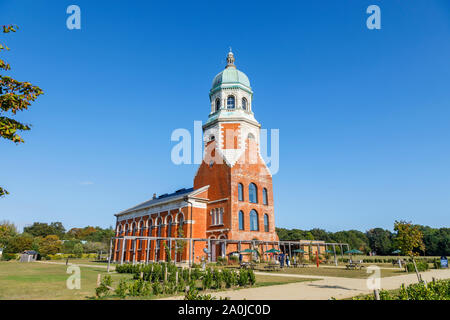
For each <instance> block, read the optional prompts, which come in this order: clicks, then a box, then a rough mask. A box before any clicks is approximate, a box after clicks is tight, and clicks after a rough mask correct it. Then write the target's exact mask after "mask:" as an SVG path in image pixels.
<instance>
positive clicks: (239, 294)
mask: <svg viewBox="0 0 450 320" xmlns="http://www.w3.org/2000/svg"><path fill="white" fill-rule="evenodd" d="M259 274H264V275H265V273H259ZM269 275H270V274H269ZM421 275H422V279H423V280H425V281H431V280H432V279H433V278H436V279H449V278H450V269H444V270H430V271H427V272H421ZM277 276H281V275H277ZM286 276H289V277H299V278H321V279H323V280H316V281H311V282H298V283H289V284H283V285H276V286H270V287H260V288H248V289H241V290H232V291H223V292H220V293H215V294H213V296H215V297H229V298H230V299H231V300H242V299H246V300H328V299H330V298H332V297H334V298H336V299H344V298H350V297H354V296H356V295H359V294H368V293H372V292H373V291H372V290H370V289H368V287H367V279H351V278H342V277H339V278H338V277H317V276H307V275H286ZM403 283H404V284H411V283H417V276H416V274H415V273H414V274H407V275H401V276H394V277H385V278H381V288H382V289H387V290H391V289H398V288H400V286H401V285H402V284H403Z"/></svg>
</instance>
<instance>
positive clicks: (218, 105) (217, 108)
mask: <svg viewBox="0 0 450 320" xmlns="http://www.w3.org/2000/svg"><path fill="white" fill-rule="evenodd" d="M219 110H220V99H219V98H217V99H216V111H219Z"/></svg>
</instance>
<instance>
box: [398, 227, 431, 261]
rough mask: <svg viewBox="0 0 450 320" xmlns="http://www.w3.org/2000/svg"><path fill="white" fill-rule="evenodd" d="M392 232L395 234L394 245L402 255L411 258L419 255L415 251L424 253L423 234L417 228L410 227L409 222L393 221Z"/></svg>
mask: <svg viewBox="0 0 450 320" xmlns="http://www.w3.org/2000/svg"><path fill="white" fill-rule="evenodd" d="M394 231H396V232H397V234H396V235H395V245H396V247H397V248H398V249H399V250H400V251H401V252H402V254H403V255H407V256H410V257H413V256H417V255H419V253H418V252H417V250H420V251H422V252H423V251H425V245H424V243H423V233H422V231H420V228H419V226H417V225H412V224H411V222H406V221H395V224H394Z"/></svg>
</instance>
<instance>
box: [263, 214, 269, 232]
mask: <svg viewBox="0 0 450 320" xmlns="http://www.w3.org/2000/svg"><path fill="white" fill-rule="evenodd" d="M264 231H265V232H269V216H268V215H267V214H265V215H264Z"/></svg>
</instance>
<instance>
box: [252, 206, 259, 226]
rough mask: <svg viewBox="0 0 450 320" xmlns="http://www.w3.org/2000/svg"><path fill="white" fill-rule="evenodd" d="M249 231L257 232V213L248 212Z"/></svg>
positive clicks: (253, 211)
mask: <svg viewBox="0 0 450 320" xmlns="http://www.w3.org/2000/svg"><path fill="white" fill-rule="evenodd" d="M250 231H259V223H258V212H256V210H252V211H250Z"/></svg>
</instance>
